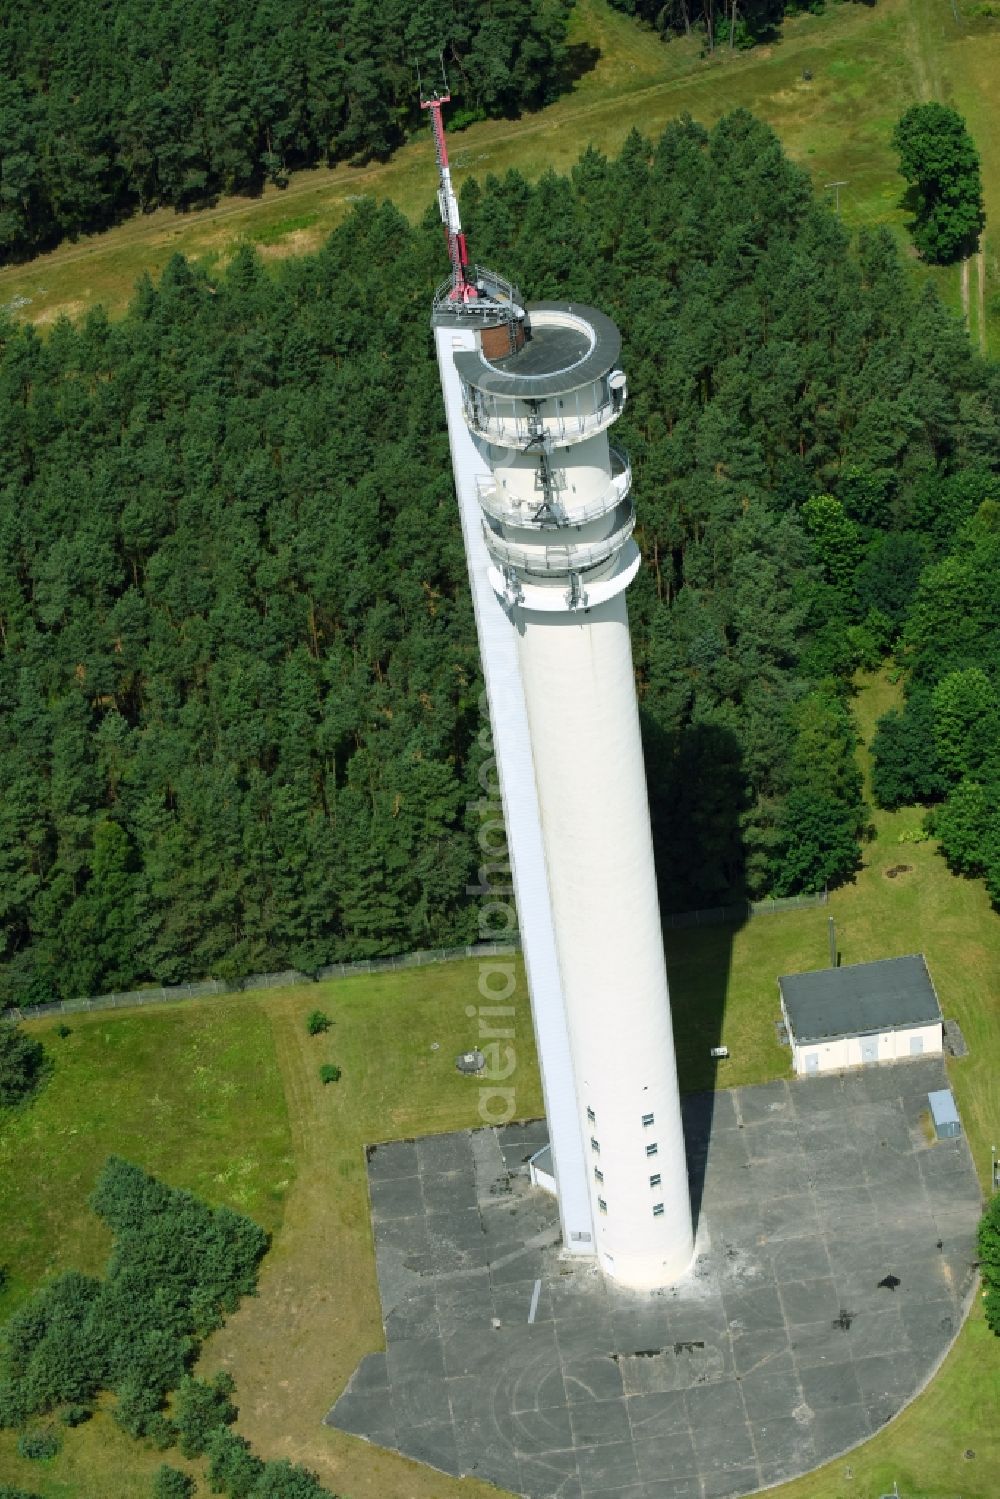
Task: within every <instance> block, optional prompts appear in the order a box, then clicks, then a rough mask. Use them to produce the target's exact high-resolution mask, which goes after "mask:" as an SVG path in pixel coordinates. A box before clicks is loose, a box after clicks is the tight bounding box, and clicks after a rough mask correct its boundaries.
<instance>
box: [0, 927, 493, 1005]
mask: <svg viewBox="0 0 1000 1499" xmlns="http://www.w3.org/2000/svg"><path fill="white" fill-rule="evenodd" d="M513 941H514V945H519V944H518V942H517V939H516V938H515V939H513ZM511 945H512V944H511V943H510V942H507V943H503V942H478V943H474V944H472V945H471V946H468V947H441V948H433V949H428V950H427V951H421V952H410V953H400V954H398V955H396V956H394V957H389V958H360V959H358V960H357V961H356V962H353V963H327V964H325V965H324V967H322V968H317V970H316V972H315V973H300V972H299V970H298V969H297V968H286V969H284V970H283V972H281V973H250V974H248V975H247V977H246V978H243V979H238V980H235V981H234V982H233V983H228V982H227V981H226V980H225V979H201V980H199V981H197V982H195V983H193V984H171V985H161V986H160V987H159V988H150V989H130V990H128V991H127V992H123V993H121V994H118V993H115V994H96V995H94V996H93V997H92V998H91V999H55V1000H52V1002H51V1003H50V1004H44V1005H26V1006H25V1007H24V1009H16V1008H15V1009H10V1010H4V1011H0V1020H9V1021H13V1022H14V1023H16V1022H17V1021H18V1020H35V1019H37V1018H38V1017H39V1016H42V1015H80V1014H86V1013H89V1012H90V1011H91V1010H128V1009H133V1008H135V1007H137V1006H142V1005H162V1004H175V1003H176V1002H177V1001H178V1000H181V999H205V998H207V997H208V996H209V995H210V994H242V993H244V992H245V991H246V990H248V989H278V988H281V987H282V986H284V985H288V984H313V983H317V982H320V981H321V980H323V979H342V978H350V977H351V976H352V975H353V974H363V973H395V972H398V971H401V970H402V969H404V968H424V967H427V966H428V965H429V964H431V963H450V962H454V961H455V960H456V959H459V958H476V957H491V956H493V957H495V956H496V955H497V954H502V953H506V952H509V951H510V948H511Z"/></svg>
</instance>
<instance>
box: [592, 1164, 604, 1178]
mask: <svg viewBox="0 0 1000 1499" xmlns="http://www.w3.org/2000/svg"><path fill="white" fill-rule="evenodd" d="M594 1180H595V1182H602V1181H603V1180H604V1172H603V1171H602V1170H601V1168H600V1166H595V1167H594Z"/></svg>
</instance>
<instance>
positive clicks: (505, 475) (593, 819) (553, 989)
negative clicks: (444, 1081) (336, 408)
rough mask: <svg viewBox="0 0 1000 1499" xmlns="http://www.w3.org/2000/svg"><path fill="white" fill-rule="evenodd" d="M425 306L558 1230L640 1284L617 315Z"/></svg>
mask: <svg viewBox="0 0 1000 1499" xmlns="http://www.w3.org/2000/svg"><path fill="white" fill-rule="evenodd" d="M443 102H445V101H444V99H443V98H434V99H432V100H430V101H427V107H429V108H430V110H431V116H432V123H433V124H434V127H435V140H436V144H437V150H438V161H439V165H440V166H441V170H442V186H441V193H440V195H439V196H440V198H441V200H442V218H443V220H444V223H445V232H446V235H447V237H448V240H449V253H450V255H451V259H452V275H451V278H450V279H449V281H448V282H446V283H445V284H444V285H443V286H442V287H441V288H440V289H439V291H438V294H437V296H436V298H435V303H434V313H433V325H434V330H435V339H436V344H437V353H438V364H439V368H440V372H441V382H442V387H443V390H444V397H445V405H446V410H447V416H448V429H449V436H450V440H451V449H452V459H453V465H454V471H455V483H456V489H457V492H458V498H459V506H460V510H461V513H462V524H463V531H464V535H465V542H466V549H467V553H468V561H469V572H470V578H471V581H472V589H473V598H474V603H475V608H476V619H477V626H478V630H479V641H480V650H481V654H482V658H483V667H484V673H485V677H486V685H487V692H488V694H489V699H490V710H491V720H492V725H493V736H494V747H495V751H496V755H497V762H498V771H499V779H500V783H501V790H502V795H503V803H504V814H505V820H506V824H507V833H508V843H509V848H510V855H511V863H512V866H513V874H514V887H515V892H516V898H517V906H518V917H519V924H520V928H521V935H522V942H523V946H524V954H525V962H526V966H527V970H528V981H529V987H530V990H531V998H532V1008H533V1014H534V1021H535V1029H536V1035H537V1040H538V1050H539V1056H540V1061H541V1068H542V1080H543V1086H544V1090H545V1102H546V1117H547V1120H548V1124H549V1132H550V1142H551V1147H552V1155H553V1166H554V1174H555V1177H556V1181H557V1190H558V1197H559V1203H560V1211H561V1216H562V1225H563V1233H564V1241H565V1247H566V1248H567V1250H570V1251H575V1252H581V1251H582V1252H589V1253H596V1255H597V1257H598V1261H599V1263H600V1264H601V1266H602V1267H603V1268H604V1269H605V1270H606V1271H607V1273H608V1274H610V1275H611V1276H613V1277H614V1278H615V1279H616V1280H618V1281H620V1282H621V1283H622V1284H624V1285H628V1286H632V1287H635V1288H637V1289H645V1288H651V1287H654V1286H661V1285H665V1284H669V1283H670V1282H672V1281H675V1280H676V1279H678V1278H679V1277H680V1276H681V1275H682V1274H683V1273H684V1271H685V1270H686V1269H687V1267H688V1265H689V1263H690V1261H691V1257H692V1252H693V1243H692V1228H691V1209H690V1199H689V1192H688V1178H687V1168H686V1162H685V1155H684V1140H683V1133H682V1128H681V1117H680V1104H679V1096H678V1087H677V1073H676V1065H675V1060H674V1048H673V1035H672V1029H671V1022H670V1007H669V995H668V990H667V976H666V966H665V962H664V955H663V938H662V928H661V924H660V914H659V904H658V900H657V893H656V881H655V874H654V869H653V852H652V839H651V834H650V826H649V807H648V800H647V794H646V778H645V771H644V767H643V759H642V746H641V742H640V736H639V718H638V709H637V704H636V695H635V683H634V676H633V668H632V653H631V646H630V641H629V629H628V615H627V612H626V605H625V589H626V587H627V586H628V584H629V582H630V581H631V580H632V578H633V577H634V576H635V574H636V572H637V570H638V567H639V552H638V548H637V547H636V545H635V542H634V541H633V539H632V530H633V526H634V520H635V516H634V511H633V507H632V501H631V499H630V496H629V489H630V485H631V470H630V467H629V463H628V459H627V457H626V455H625V454H624V453H623V452H621V451H620V450H618V449H616V448H613V447H611V446H610V444H609V441H608V429H609V428H610V427H611V425H612V424H613V423H614V422H615V421H616V420H617V418H618V417H619V415H620V414H621V411H622V407H623V405H624V403H625V399H626V380H625V375H624V374H623V372H622V371H621V369H620V368H619V362H618V361H619V355H620V349H621V339H620V336H619V334H618V330H617V328H616V327H615V326H614V324H613V323H612V322H611V321H610V319H609V318H607V317H605V316H604V314H603V313H600V312H598V311H597V310H596V309H594V308H591V307H582V306H575V305H572V304H564V303H554V302H543V303H539V304H537V305H535V306H531V307H527V308H524V307H522V305H521V301H520V297H519V296H518V294H517V292H516V290H515V289H514V288H513V287H512V286H510V285H509V284H508V283H506V282H504V281H503V280H502V279H501V278H499V277H497V276H495V275H494V274H492V273H491V272H488V271H485V270H483V269H481V268H478V267H477V268H475V269H470V267H469V266H468V263H467V259H466V254H465V243H464V239H463V238H462V236H461V226H460V224H459V222H458V209H457V204H456V203H455V200H454V195H453V193H452V191H451V183H450V178H449V176H448V174H447V153H446V148H445V145H444V136H443V131H442V129H441V122H440V105H441V103H443Z"/></svg>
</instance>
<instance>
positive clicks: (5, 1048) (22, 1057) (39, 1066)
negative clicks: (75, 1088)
mask: <svg viewBox="0 0 1000 1499" xmlns="http://www.w3.org/2000/svg"><path fill="white" fill-rule="evenodd" d="M44 1070H45V1052H44V1051H43V1049H42V1046H41V1043H40V1042H38V1041H36V1040H34V1038H33V1037H31V1036H26V1035H25V1034H24V1032H23V1031H22V1030H21V1028H20V1027H19V1026H16V1025H6V1024H4V1023H3V1022H0V1105H2V1104H7V1105H10V1104H16V1103H21V1102H22V1101H23V1100H24V1099H25V1098H27V1097H29V1095H30V1094H32V1093H34V1091H35V1089H36V1088H37V1087H38V1085H39V1083H40V1082H41V1080H42V1074H43V1072H44Z"/></svg>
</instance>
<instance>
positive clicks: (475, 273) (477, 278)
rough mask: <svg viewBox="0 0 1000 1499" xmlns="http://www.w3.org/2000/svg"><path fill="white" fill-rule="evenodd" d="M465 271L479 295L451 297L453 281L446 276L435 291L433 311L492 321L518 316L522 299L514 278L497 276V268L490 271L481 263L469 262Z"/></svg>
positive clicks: (521, 309)
mask: <svg viewBox="0 0 1000 1499" xmlns="http://www.w3.org/2000/svg"><path fill="white" fill-rule="evenodd" d="M465 274H466V280H467V281H469V282H470V283H471V284H472V285H473V286H474V287H475V288H476V291H477V292H478V293H479V295H478V296H475V297H472V298H470V299H469V300H468V301H464V302H457V301H454V300H453V299H452V291H453V290H454V282H453V279H452V277H451V276H449V277H448V278H447V280H445V281H442V282H441V284H440V285H439V286H438V287H436V289H435V291H434V312H435V313H436V314H442V313H443V314H447V315H449V316H451V317H454V318H470V317H471V318H478V319H481V320H482V321H483V322H491V321H494V322H495V321H496V320H497V318H498V317H499V318H501V319H502V318H504V317H509V318H514V317H520V316H521V314H522V313H523V311H524V303H523V302H522V300H521V293H520V290H519V289H518V287H516V286H515V285H514V283H513V281H508V280H507V278H506V276H499V275H498V274H497V273H496V271H491V270H490V269H489V268H488V267H487V266H484V265H474V266H471V267H469V268H468V269H467V270H466V273H465Z"/></svg>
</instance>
